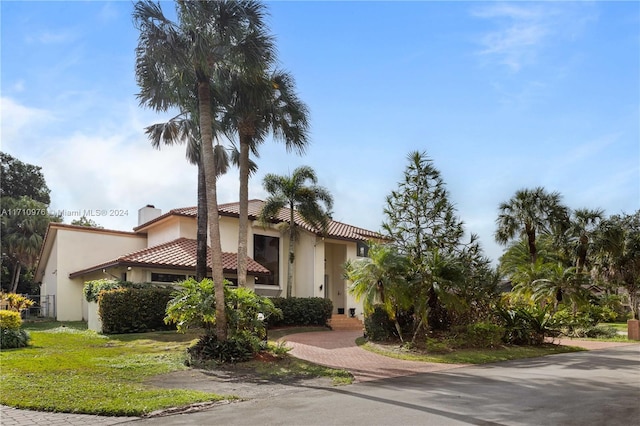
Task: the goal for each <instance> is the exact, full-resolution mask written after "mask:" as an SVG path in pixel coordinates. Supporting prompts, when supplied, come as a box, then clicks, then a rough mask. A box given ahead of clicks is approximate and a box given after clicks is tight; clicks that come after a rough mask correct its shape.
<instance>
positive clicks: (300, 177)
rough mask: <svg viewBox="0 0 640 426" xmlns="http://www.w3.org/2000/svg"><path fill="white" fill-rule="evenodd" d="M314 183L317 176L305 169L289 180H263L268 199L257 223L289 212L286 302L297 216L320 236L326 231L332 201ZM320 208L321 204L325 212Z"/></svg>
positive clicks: (272, 176) (268, 177)
mask: <svg viewBox="0 0 640 426" xmlns="http://www.w3.org/2000/svg"><path fill="white" fill-rule="evenodd" d="M307 182H309V184H307ZM317 182H318V178H317V177H316V173H315V172H314V171H313V169H312V168H311V167H308V166H301V167H298V168H297V169H295V170H294V171H293V174H292V175H290V176H279V175H275V174H272V173H269V174H267V175H266V176H265V177H264V180H263V186H264V189H265V190H266V191H267V192H268V193H269V194H270V195H269V197H268V198H267V199H266V200H265V204H264V205H263V206H262V210H261V211H260V215H259V219H260V221H261V222H262V223H263V224H267V223H268V222H270V221H272V220H273V218H275V217H276V216H277V215H278V213H279V212H280V210H282V209H284V208H288V209H289V223H288V233H289V260H288V270H287V298H290V297H291V292H292V289H293V276H294V273H293V272H294V270H293V268H294V259H295V240H296V227H297V223H296V219H295V218H296V216H298V217H299V218H300V219H302V220H303V221H304V222H306V223H307V224H308V225H310V226H312V227H313V228H315V229H316V230H317V231H319V232H322V233H326V231H327V229H328V227H329V221H330V219H331V213H330V212H331V209H332V208H333V197H332V196H331V194H330V193H329V191H328V190H327V189H326V188H324V187H322V186H318V185H317ZM321 204H324V208H323V207H322V206H321Z"/></svg>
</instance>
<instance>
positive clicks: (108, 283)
mask: <svg viewBox="0 0 640 426" xmlns="http://www.w3.org/2000/svg"><path fill="white" fill-rule="evenodd" d="M121 287H122V286H121V285H120V282H119V281H115V280H108V279H106V278H103V279H101V280H93V281H87V282H85V283H84V287H83V288H82V292H83V293H84V298H85V299H86V301H87V302H97V301H98V296H99V295H100V292H101V291H103V290H104V291H108V290H115V289H117V288H121Z"/></svg>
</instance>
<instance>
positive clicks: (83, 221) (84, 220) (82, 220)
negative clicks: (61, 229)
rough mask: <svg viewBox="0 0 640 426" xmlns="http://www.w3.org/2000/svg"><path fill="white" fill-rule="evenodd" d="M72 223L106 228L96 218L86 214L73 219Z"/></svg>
mask: <svg viewBox="0 0 640 426" xmlns="http://www.w3.org/2000/svg"><path fill="white" fill-rule="evenodd" d="M71 224H72V225H76V226H86V227H88V228H101V229H102V228H104V227H103V226H100V225H99V224H98V223H97V222H96V221H95V220H93V219H91V218H88V217H86V216H82V217H81V218H80V219H74V220H72V221H71Z"/></svg>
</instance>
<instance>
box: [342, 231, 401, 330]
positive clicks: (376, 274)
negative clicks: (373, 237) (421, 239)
mask: <svg viewBox="0 0 640 426" xmlns="http://www.w3.org/2000/svg"><path fill="white" fill-rule="evenodd" d="M409 267H410V264H409V259H408V258H407V257H406V256H403V255H400V254H399V253H398V251H397V249H396V247H395V246H393V245H391V244H377V243H371V244H370V245H369V256H368V257H363V258H359V259H357V260H348V261H347V262H346V263H345V265H344V271H345V278H346V279H347V280H349V281H351V285H350V286H349V293H351V294H352V295H353V296H354V297H355V299H356V300H357V301H358V302H359V301H361V300H362V302H363V307H364V313H365V315H371V314H372V313H373V312H374V309H375V308H376V307H377V306H379V307H381V308H382V309H383V310H384V311H385V312H386V314H387V316H388V317H389V319H391V320H392V321H393V322H394V324H395V327H396V331H397V332H398V336H399V337H400V340H403V336H402V330H401V328H400V324H399V323H398V319H397V314H398V311H400V310H407V309H409V308H410V306H411V301H412V300H413V299H412V297H411V295H410V292H409V282H408V281H407V276H408V275H409Z"/></svg>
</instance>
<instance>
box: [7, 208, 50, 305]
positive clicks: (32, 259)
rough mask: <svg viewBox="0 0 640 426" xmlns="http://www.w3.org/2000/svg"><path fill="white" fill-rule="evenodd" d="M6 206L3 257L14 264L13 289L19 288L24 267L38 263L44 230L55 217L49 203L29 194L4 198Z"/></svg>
mask: <svg viewBox="0 0 640 426" xmlns="http://www.w3.org/2000/svg"><path fill="white" fill-rule="evenodd" d="M2 208H3V210H4V211H6V212H8V214H3V215H2V218H1V219H0V220H1V226H2V249H3V252H2V257H3V261H9V262H10V263H11V264H12V266H13V274H12V277H11V287H10V289H9V292H10V293H15V292H16V291H17V290H18V283H19V280H20V274H21V272H22V269H23V268H25V269H26V270H27V271H31V270H32V269H33V267H34V266H35V263H36V260H37V259H38V254H39V253H40V248H41V246H42V241H43V237H44V234H45V233H46V230H47V226H48V224H49V222H50V221H51V220H52V219H54V218H52V217H50V216H49V214H48V213H47V206H46V205H45V204H42V203H40V202H38V201H35V200H33V199H31V198H29V197H27V196H22V197H20V198H17V199H13V198H4V199H3V200H2Z"/></svg>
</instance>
